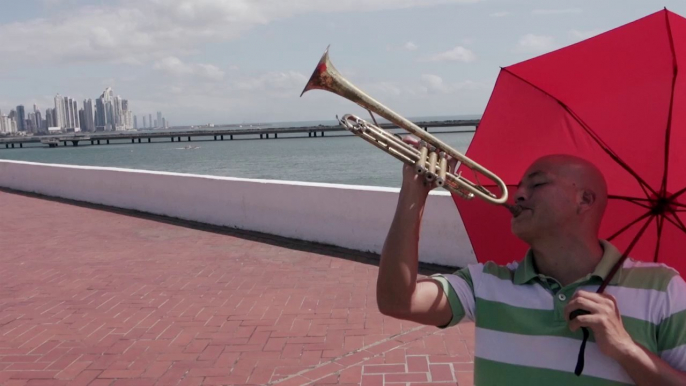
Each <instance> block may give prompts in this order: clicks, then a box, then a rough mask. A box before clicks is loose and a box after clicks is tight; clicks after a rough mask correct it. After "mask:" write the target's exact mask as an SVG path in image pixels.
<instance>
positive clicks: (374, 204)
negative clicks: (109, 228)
mask: <svg viewBox="0 0 686 386" xmlns="http://www.w3.org/2000/svg"><path fill="white" fill-rule="evenodd" d="M0 186H2V187H5V188H9V189H14V190H18V191H24V192H32V193H37V194H42V195H46V196H52V197H61V198H67V199H72V200H78V201H84V202H89V203H94V204H101V205H107V206H112V207H117V208H124V209H132V210H137V211H141V212H146V213H152V214H158V215H164V216H168V217H173V218H179V219H183V220H190V221H196V222H200V223H207V224H212V225H219V226H228V227H233V228H238V229H244V230H250V231H257V232H263V233H268V234H274V235H278V236H283V237H289V238H295V239H300V240H305V241H311V242H317V243H323V244H330V245H335V246H340V247H344V248H350V249H354V250H359V251H364V252H373V253H380V252H381V249H382V247H383V243H384V241H385V238H386V234H387V233H388V229H389V227H390V224H391V221H392V220H393V215H394V212H395V208H396V204H397V200H398V189H395V188H377V187H369V186H351V185H335V184H319V183H303V182H293V181H274V180H256V179H241V178H230V177H216V176H206V175H193V174H180V173H168V172H153V171H144V170H132V169H119V168H103V167H87V166H72V165H55V164H40V163H32V162H19V161H0ZM419 253H420V261H422V262H424V263H430V264H439V265H444V266H452V267H463V266H465V265H467V264H471V263H474V262H476V258H475V256H474V252H473V250H472V248H471V244H470V242H469V238H468V237H467V234H466V232H465V229H464V225H463V224H462V221H461V219H460V216H459V213H458V211H457V208H456V207H455V204H454V202H453V199H452V197H451V196H450V194H449V193H448V192H445V191H436V192H432V193H431V196H430V197H429V200H428V202H427V207H426V210H425V213H424V219H423V222H422V228H421V238H420V249H419Z"/></svg>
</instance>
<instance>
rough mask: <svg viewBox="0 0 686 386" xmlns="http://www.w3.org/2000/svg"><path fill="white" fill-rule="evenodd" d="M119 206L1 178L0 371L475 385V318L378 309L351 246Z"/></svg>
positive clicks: (26, 380) (70, 376)
mask: <svg viewBox="0 0 686 386" xmlns="http://www.w3.org/2000/svg"><path fill="white" fill-rule="evenodd" d="M116 212H117V211H113V210H102V209H98V208H92V207H89V206H81V205H73V204H69V203H63V202H57V201H54V200H45V199H41V198H36V197H31V196H25V195H18V194H13V193H7V192H3V191H0V213H1V214H2V217H1V220H0V221H1V223H0V224H1V226H0V229H1V231H0V248H1V251H2V253H1V254H0V384H2V385H93V386H96V385H97V386H100V385H236V384H258V385H272V384H275V385H283V386H286V385H310V384H316V385H358V384H362V385H408V386H409V385H417V386H418V385H456V384H459V385H471V384H472V383H473V379H472V368H473V356H472V355H473V326H472V325H464V326H459V327H454V328H450V329H447V330H439V329H437V328H434V327H427V326H420V325H417V324H414V323H408V322H403V321H399V320H396V319H392V318H388V317H384V316H383V315H381V314H380V313H379V312H378V309H377V307H376V301H375V296H374V291H375V283H376V275H377V269H378V268H377V266H376V265H374V264H370V263H368V262H364V261H361V259H360V258H354V256H353V255H354V254H351V255H350V256H352V258H350V256H344V255H341V256H338V255H336V253H338V252H336V253H334V252H331V251H333V250H335V249H334V248H328V249H327V247H322V246H312V245H311V244H308V245H310V246H309V247H303V245H305V243H297V242H293V241H290V242H288V241H285V242H284V241H283V240H281V242H275V241H274V240H277V239H275V238H271V239H270V238H264V237H263V236H260V235H258V236H254V237H250V236H246V235H248V233H245V232H243V233H241V232H238V231H228V230H225V231H223V232H219V231H216V230H215V229H212V228H206V229H202V228H201V229H198V227H194V226H192V224H191V226H180V225H178V223H176V224H175V223H174V222H173V221H172V222H169V221H166V222H165V221H159V219H156V218H152V216H131V215H126V214H121V213H116ZM261 237H262V238H261ZM339 255H340V253H339Z"/></svg>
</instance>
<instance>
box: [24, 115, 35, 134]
mask: <svg viewBox="0 0 686 386" xmlns="http://www.w3.org/2000/svg"><path fill="white" fill-rule="evenodd" d="M24 129H26V132H27V133H35V132H36V131H37V130H38V129H37V128H36V113H29V115H28V117H26V121H25V122H24Z"/></svg>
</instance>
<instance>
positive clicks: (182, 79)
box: [0, 0, 686, 126]
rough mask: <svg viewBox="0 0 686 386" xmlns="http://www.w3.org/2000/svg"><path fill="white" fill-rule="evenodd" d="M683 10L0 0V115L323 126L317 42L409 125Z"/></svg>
mask: <svg viewBox="0 0 686 386" xmlns="http://www.w3.org/2000/svg"><path fill="white" fill-rule="evenodd" d="M664 7H667V9H669V10H671V11H673V12H675V13H677V14H680V15H683V16H686V1H684V0H663V1H662V2H657V1H655V0H643V1H636V0H602V1H599V0H567V1H552V0H335V1H333V0H107V1H104V0H21V1H19V0H0V10H1V11H0V111H2V113H3V114H8V113H9V111H10V109H13V108H15V106H17V105H19V104H23V105H25V106H26V107H27V111H28V110H32V108H33V105H34V104H36V105H37V106H38V108H39V109H40V110H41V111H42V112H43V114H44V113H45V109H46V108H50V107H54V102H53V101H54V96H55V95H56V94H58V93H59V94H60V95H62V96H69V97H71V98H74V99H76V100H77V101H78V103H79V107H82V101H83V100H84V99H87V98H91V99H95V98H98V97H99V96H100V95H101V94H102V92H103V90H104V89H105V88H106V87H112V89H113V90H114V93H115V95H119V96H121V97H122V98H124V99H128V100H129V106H130V109H131V110H133V113H134V115H138V116H139V117H138V119H139V124H141V120H142V118H141V116H142V115H146V116H147V115H148V114H153V115H155V113H156V112H157V111H161V112H162V113H163V115H164V116H165V118H167V119H168V121H169V122H170V124H171V125H172V126H173V125H196V124H206V123H215V124H226V123H259V122H282V121H305V120H329V119H334V118H335V116H336V115H339V116H340V115H343V114H346V113H358V114H359V113H361V111H362V110H361V109H360V108H359V107H358V106H356V105H355V104H354V103H353V102H350V101H348V100H347V99H344V98H342V97H340V96H338V95H335V94H332V93H330V92H327V91H321V90H313V91H309V92H307V93H305V94H304V95H303V96H302V97H300V93H301V91H302V89H303V87H304V86H305V84H306V83H307V80H308V79H309V77H310V75H311V74H312V71H313V70H314V68H315V66H316V64H317V62H318V61H319V59H320V57H321V55H322V54H323V52H324V50H325V49H326V47H327V46H329V45H330V51H329V54H330V59H331V62H332V63H333V65H334V66H335V67H336V68H337V69H338V71H339V72H341V74H342V75H343V77H344V78H345V79H347V80H348V81H350V82H351V83H353V84H354V85H356V86H357V87H358V88H360V89H362V90H363V91H364V92H365V93H367V94H369V95H370V96H371V97H373V98H375V99H377V100H378V101H380V102H381V103H383V104H384V105H385V106H387V107H388V108H390V109H392V110H394V111H396V112H397V113H399V114H400V115H403V116H405V117H410V118H411V117H423V116H442V115H446V116H447V115H472V114H476V115H479V114H482V113H483V111H484V109H485V107H486V104H487V102H488V99H489V97H490V95H491V92H492V90H493V87H494V85H495V80H496V78H497V76H498V73H499V71H500V69H501V67H505V66H508V65H511V64H515V63H518V62H521V61H523V60H527V59H530V58H533V57H536V56H539V55H542V54H544V53H546V52H550V51H552V50H555V49H559V48H562V47H564V46H567V45H570V44H574V43H577V42H579V41H582V40H584V39H587V38H590V37H592V36H595V35H597V34H600V33H603V32H605V31H608V30H611V29H613V28H617V27H619V26H621V25H623V24H626V23H629V22H631V21H634V20H636V19H639V18H642V17H644V16H647V15H649V14H652V13H654V12H658V11H660V10H662V9H663V8H664Z"/></svg>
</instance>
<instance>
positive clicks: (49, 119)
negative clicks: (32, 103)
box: [45, 109, 55, 131]
mask: <svg viewBox="0 0 686 386" xmlns="http://www.w3.org/2000/svg"><path fill="white" fill-rule="evenodd" d="M54 111H55V110H54V109H46V110H45V126H46V127H45V131H48V129H49V128H50V127H55V121H54V120H53V114H54Z"/></svg>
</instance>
